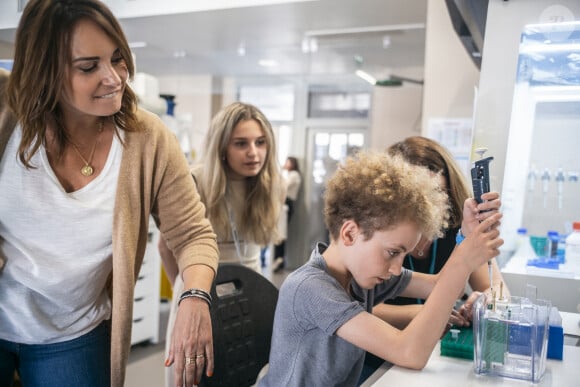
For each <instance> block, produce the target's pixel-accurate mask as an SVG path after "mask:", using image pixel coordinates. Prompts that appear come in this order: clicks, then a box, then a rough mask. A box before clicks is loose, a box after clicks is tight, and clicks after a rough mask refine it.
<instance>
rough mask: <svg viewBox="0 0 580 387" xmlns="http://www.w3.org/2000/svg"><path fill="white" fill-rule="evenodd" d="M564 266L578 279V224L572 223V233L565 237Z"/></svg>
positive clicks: (579, 232)
mask: <svg viewBox="0 0 580 387" xmlns="http://www.w3.org/2000/svg"><path fill="white" fill-rule="evenodd" d="M566 266H567V267H568V268H569V269H570V270H571V271H574V273H575V275H576V276H577V277H580V222H574V224H573V226H572V233H571V234H570V235H568V237H566Z"/></svg>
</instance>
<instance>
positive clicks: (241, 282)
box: [199, 263, 278, 387]
mask: <svg viewBox="0 0 580 387" xmlns="http://www.w3.org/2000/svg"><path fill="white" fill-rule="evenodd" d="M211 296H212V298H213V305H212V308H211V320H212V329H213V344H214V359H215V368H214V373H213V376H212V377H211V378H208V377H206V376H204V377H203V378H202V380H201V383H200V384H199V385H200V386H203V387H226V386H227V387H231V386H235V387H243V386H251V385H253V384H254V383H256V379H257V377H258V374H259V372H260V370H261V369H262V368H263V367H264V366H265V365H266V364H267V363H268V358H269V356H270V342H271V339H272V326H273V324H274V311H275V309H276V302H277V301H278V289H277V288H276V287H275V286H274V285H273V284H272V283H271V282H270V281H268V280H267V279H266V278H264V277H263V276H262V275H260V274H259V273H257V272H255V271H253V270H251V269H249V268H247V267H245V266H242V265H240V264H234V263H222V264H220V265H219V268H218V272H217V276H216V280H215V284H214V286H213V287H212V289H211Z"/></svg>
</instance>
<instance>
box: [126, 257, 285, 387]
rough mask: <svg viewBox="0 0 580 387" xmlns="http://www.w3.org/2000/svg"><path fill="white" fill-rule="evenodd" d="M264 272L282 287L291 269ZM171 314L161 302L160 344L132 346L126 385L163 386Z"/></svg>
mask: <svg viewBox="0 0 580 387" xmlns="http://www.w3.org/2000/svg"><path fill="white" fill-rule="evenodd" d="M262 274H264V276H265V277H266V278H268V279H269V280H270V281H272V283H273V284H274V285H276V287H278V288H280V286H281V285H282V282H283V281H284V280H285V279H286V277H287V276H288V274H290V271H286V270H283V271H282V272H280V273H272V270H271V268H270V267H269V266H268V267H266V268H264V269H263V270H262ZM168 316H169V303H161V314H160V323H159V330H160V332H159V343H158V344H148V343H145V344H137V345H135V346H133V347H132V348H131V353H130V354H129V364H128V366H127V376H126V380H125V386H126V387H143V386H145V387H157V386H159V387H163V386H164V383H165V379H164V378H165V376H164V372H165V370H164V369H165V367H164V366H163V363H164V362H165V358H164V355H165V354H164V351H165V332H166V326H167V318H168Z"/></svg>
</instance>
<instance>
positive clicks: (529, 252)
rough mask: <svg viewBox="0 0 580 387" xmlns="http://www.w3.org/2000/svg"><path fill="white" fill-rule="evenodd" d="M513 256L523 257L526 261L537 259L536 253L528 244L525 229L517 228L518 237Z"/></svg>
mask: <svg viewBox="0 0 580 387" xmlns="http://www.w3.org/2000/svg"><path fill="white" fill-rule="evenodd" d="M514 256H518V257H523V258H525V259H526V260H528V259H535V258H537V255H536V252H535V251H534V248H533V247H532V244H531V243H530V237H529V235H528V230H527V229H526V228H525V227H521V228H518V236H517V239H516V251H515V253H514Z"/></svg>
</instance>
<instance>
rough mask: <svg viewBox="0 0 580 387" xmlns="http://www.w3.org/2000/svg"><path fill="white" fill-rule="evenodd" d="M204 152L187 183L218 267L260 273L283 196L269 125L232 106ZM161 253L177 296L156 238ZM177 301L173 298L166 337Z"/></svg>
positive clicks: (245, 107)
mask: <svg viewBox="0 0 580 387" xmlns="http://www.w3.org/2000/svg"><path fill="white" fill-rule="evenodd" d="M204 149H205V154H204V155H202V158H201V160H200V162H199V163H198V164H197V165H195V166H194V167H193V171H192V172H193V176H194V178H193V179H191V180H192V182H193V181H194V180H195V183H196V185H197V187H198V190H199V193H200V195H201V199H202V202H203V203H205V206H206V216H207V218H208V219H209V220H210V222H211V224H212V226H213V228H214V230H215V232H216V234H217V240H218V246H219V253H220V263H221V262H234V263H239V264H242V265H245V266H247V267H249V268H251V269H253V270H255V271H257V272H260V261H259V257H260V246H263V245H266V244H269V243H273V242H275V241H277V240H278V237H277V224H278V216H279V214H280V209H281V207H282V203H283V200H284V197H285V191H284V187H283V184H282V177H281V176H280V172H279V166H278V165H277V163H276V160H277V158H276V144H275V139H274V132H273V130H272V126H271V125H270V122H269V121H268V119H267V118H266V117H265V116H264V114H263V113H262V112H261V111H260V110H259V109H258V108H256V107H255V106H252V105H249V104H245V103H241V102H235V103H233V104H231V105H228V106H226V107H224V108H223V109H222V110H221V111H219V112H218V113H217V114H216V116H215V117H214V118H213V120H212V122H211V125H210V128H209V130H208V132H207V134H206V137H205V146H204ZM190 178H191V177H190ZM159 253H160V255H161V258H162V261H163V265H164V268H165V271H166V273H167V275H168V278H169V279H170V281H171V282H172V285H173V294H174V295H175V294H180V292H181V291H182V289H183V285H182V282H181V280H180V278H179V277H178V276H177V278H176V274H177V267H176V266H175V260H174V259H173V256H172V253H171V251H170V250H169V249H168V248H167V244H166V243H165V241H164V238H159ZM177 301H178V299H177V298H176V297H174V299H173V302H172V305H171V307H172V309H171V313H170V317H169V324H168V336H170V334H171V331H172V329H173V318H174V315H175V310H176V308H177ZM173 375H174V372H172V370H170V369H167V372H166V385H167V386H174V385H175V383H174V377H173Z"/></svg>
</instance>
